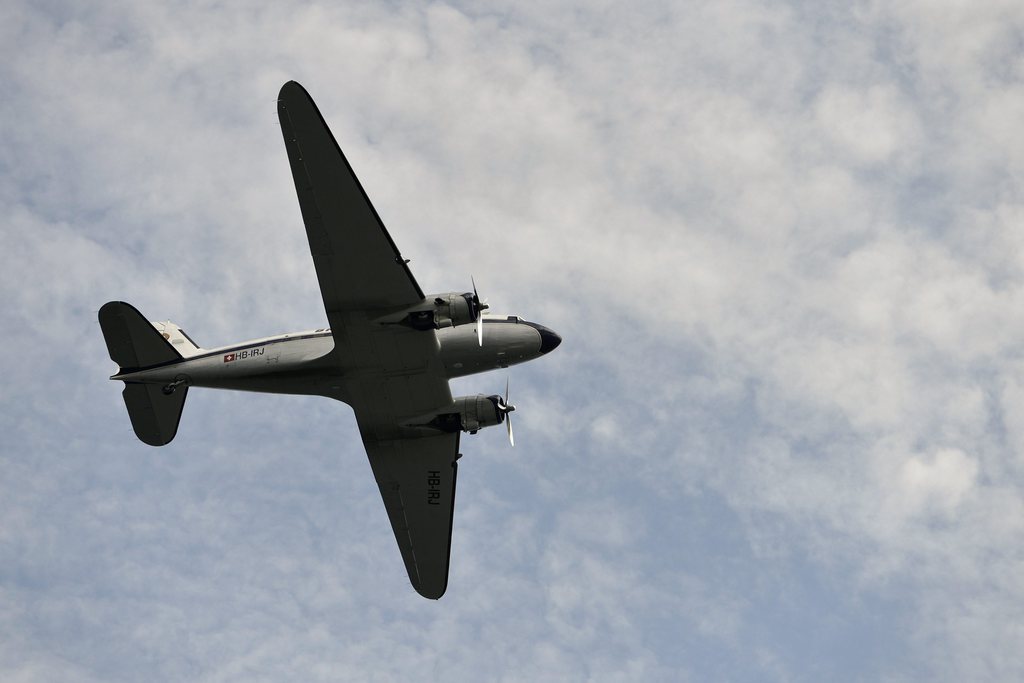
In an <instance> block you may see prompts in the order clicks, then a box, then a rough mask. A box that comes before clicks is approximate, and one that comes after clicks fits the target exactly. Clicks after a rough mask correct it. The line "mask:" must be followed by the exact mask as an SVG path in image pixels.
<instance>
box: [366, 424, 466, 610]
mask: <svg viewBox="0 0 1024 683" xmlns="http://www.w3.org/2000/svg"><path fill="white" fill-rule="evenodd" d="M363 444H364V445H365V446H366V454H367V455H368V456H369V457H370V465H371V466H372V467H373V476H374V477H375V478H376V480H377V486H379V487H380V494H381V496H382V497H383V498H384V507H386V508H387V511H388V519H390V520H391V528H392V530H393V531H394V532H395V540H396V541H398V549H399V550H400V551H401V553H402V559H403V560H404V561H405V570H406V571H407V572H408V573H409V580H410V581H411V582H412V585H413V588H415V589H416V592H417V593H419V594H420V595H422V596H423V597H425V598H431V599H432V600H437V599H438V598H440V597H441V596H442V595H444V591H445V589H446V588H447V587H448V560H449V557H450V555H451V547H452V520H453V518H454V512H455V478H456V474H457V473H458V464H457V463H456V460H457V459H458V451H459V433H458V432H456V433H454V434H441V435H438V436H428V437H424V438H411V439H383V440H379V439H376V438H374V437H372V436H370V437H367V436H366V435H365V434H364V436H363Z"/></svg>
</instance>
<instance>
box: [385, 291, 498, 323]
mask: <svg viewBox="0 0 1024 683" xmlns="http://www.w3.org/2000/svg"><path fill="white" fill-rule="evenodd" d="M427 298H428V300H431V302H432V303H433V306H432V307H431V308H427V309H421V310H417V311H412V312H411V313H409V314H408V315H407V316H405V318H404V319H403V320H402V324H403V325H408V326H409V327H412V328H413V329H416V330H439V329H441V328H442V327H456V326H458V325H468V324H470V323H475V322H476V320H477V318H479V317H480V311H481V310H483V308H485V307H484V306H481V305H480V300H479V299H478V298H477V296H476V294H474V293H473V292H465V293H463V294H458V293H456V292H448V293H446V294H434V295H432V296H430V297H427Z"/></svg>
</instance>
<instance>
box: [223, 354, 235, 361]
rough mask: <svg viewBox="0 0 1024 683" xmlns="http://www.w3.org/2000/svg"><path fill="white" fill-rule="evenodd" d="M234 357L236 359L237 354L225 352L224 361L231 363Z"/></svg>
mask: <svg viewBox="0 0 1024 683" xmlns="http://www.w3.org/2000/svg"><path fill="white" fill-rule="evenodd" d="M234 359H235V354H233V353H226V354H224V362H225V363H230V362H231V361H233V360H234Z"/></svg>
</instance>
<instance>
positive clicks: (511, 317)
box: [505, 315, 523, 323]
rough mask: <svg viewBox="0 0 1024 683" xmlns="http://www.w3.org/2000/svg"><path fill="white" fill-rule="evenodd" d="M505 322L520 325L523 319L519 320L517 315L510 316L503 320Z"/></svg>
mask: <svg viewBox="0 0 1024 683" xmlns="http://www.w3.org/2000/svg"><path fill="white" fill-rule="evenodd" d="M505 320H507V321H509V322H510V323H521V322H522V321H523V319H522V318H520V317H519V316H518V315H510V316H508V317H507V318H505Z"/></svg>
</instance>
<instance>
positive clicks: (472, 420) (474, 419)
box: [428, 394, 506, 434]
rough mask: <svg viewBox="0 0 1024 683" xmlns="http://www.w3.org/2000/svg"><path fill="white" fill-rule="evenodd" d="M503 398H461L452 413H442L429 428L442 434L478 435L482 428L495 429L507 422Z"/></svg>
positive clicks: (481, 396) (482, 396) (433, 420)
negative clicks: (462, 433) (495, 426)
mask: <svg viewBox="0 0 1024 683" xmlns="http://www.w3.org/2000/svg"><path fill="white" fill-rule="evenodd" d="M503 405H504V402H503V401H502V399H501V396H498V395H496V394H495V395H494V396H484V395H483V394H477V395H476V396H459V397H458V398H457V399H455V408H454V410H453V411H451V412H447V413H440V414H439V415H437V417H435V418H434V419H432V420H431V421H430V422H429V423H428V426H430V427H433V428H434V429H439V430H441V431H442V432H458V431H463V432H469V433H470V434H476V432H477V430H478V429H480V428H481V427H493V426H494V425H499V424H501V423H502V422H504V421H505V412H506V411H505V410H502V406H503Z"/></svg>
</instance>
